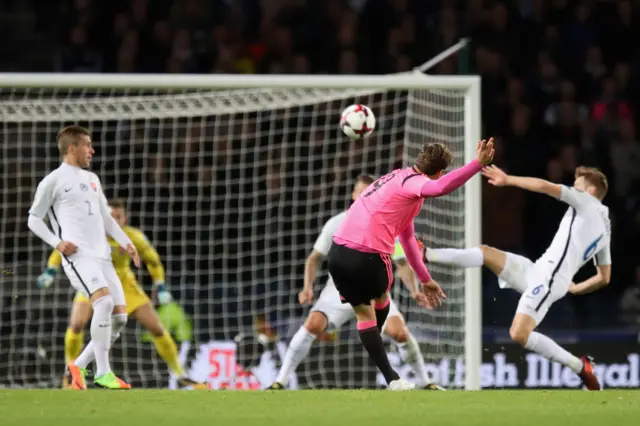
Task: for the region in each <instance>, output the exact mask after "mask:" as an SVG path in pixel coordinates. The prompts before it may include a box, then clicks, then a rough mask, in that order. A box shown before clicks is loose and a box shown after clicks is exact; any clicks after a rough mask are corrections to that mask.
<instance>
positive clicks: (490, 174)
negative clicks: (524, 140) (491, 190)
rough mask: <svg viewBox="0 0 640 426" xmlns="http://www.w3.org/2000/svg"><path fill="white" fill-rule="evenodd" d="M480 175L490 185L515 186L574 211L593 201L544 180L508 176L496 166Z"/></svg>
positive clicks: (568, 188)
mask: <svg viewBox="0 0 640 426" xmlns="http://www.w3.org/2000/svg"><path fill="white" fill-rule="evenodd" d="M482 174H483V175H484V176H485V177H487V178H488V179H489V183H490V184H491V185H494V186H515V187H518V188H522V189H525V190H527V191H531V192H537V193H539V194H545V195H548V196H550V197H553V198H556V199H558V200H560V201H564V202H565V203H567V204H569V205H570V206H571V207H573V208H575V209H580V208H582V206H584V205H586V204H588V203H590V202H591V200H592V199H593V198H592V197H591V196H590V195H588V194H587V193H585V192H582V191H578V190H577V189H575V188H571V187H568V186H565V185H558V184H555V183H551V182H549V181H546V180H544V179H538V178H533V177H522V176H511V175H508V174H506V173H505V172H504V171H503V170H501V169H500V168H498V167H496V166H489V167H485V168H484V169H482Z"/></svg>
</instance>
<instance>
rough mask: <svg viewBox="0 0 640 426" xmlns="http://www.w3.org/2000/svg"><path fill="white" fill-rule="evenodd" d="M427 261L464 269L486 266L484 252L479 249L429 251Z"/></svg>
mask: <svg viewBox="0 0 640 426" xmlns="http://www.w3.org/2000/svg"><path fill="white" fill-rule="evenodd" d="M427 261H428V262H431V263H442V264H445V265H456V266H461V267H463V268H474V267H478V266H482V265H483V264H484V257H483V256H482V250H480V248H478V247H474V248H470V249H430V248H428V249H427Z"/></svg>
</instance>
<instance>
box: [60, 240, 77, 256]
mask: <svg viewBox="0 0 640 426" xmlns="http://www.w3.org/2000/svg"><path fill="white" fill-rule="evenodd" d="M56 249H57V250H58V251H59V252H60V253H62V254H64V255H65V256H71V255H72V254H74V253H75V252H76V251H78V246H76V245H75V244H73V243H72V242H71V241H60V243H58V245H57V246H56Z"/></svg>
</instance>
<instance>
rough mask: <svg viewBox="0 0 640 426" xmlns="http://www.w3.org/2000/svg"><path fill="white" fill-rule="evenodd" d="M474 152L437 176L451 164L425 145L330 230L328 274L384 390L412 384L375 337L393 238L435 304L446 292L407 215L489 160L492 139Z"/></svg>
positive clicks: (383, 314)
mask: <svg viewBox="0 0 640 426" xmlns="http://www.w3.org/2000/svg"><path fill="white" fill-rule="evenodd" d="M476 152H477V158H476V159H475V160H473V161H471V162H470V163H468V164H467V165H465V166H463V167H461V168H459V169H456V170H454V171H452V172H451V173H449V174H447V175H445V176H443V174H444V171H445V169H446V168H447V167H449V164H450V163H451V152H450V151H449V150H448V149H447V148H446V147H445V146H444V145H442V144H425V145H424V146H423V147H422V149H421V151H420V153H419V154H418V158H417V159H416V162H415V164H414V165H413V166H412V167H407V168H405V169H398V170H394V171H392V172H391V173H389V174H387V175H385V176H383V177H381V178H380V179H378V180H377V181H375V182H374V183H373V184H372V185H371V186H370V187H369V188H367V190H366V191H364V192H363V193H362V194H361V195H360V196H359V197H358V199H357V200H356V201H355V202H354V203H353V204H352V205H351V208H350V209H349V211H348V212H347V216H346V218H345V219H344V220H343V222H342V224H341V226H340V228H338V230H337V231H336V233H335V234H334V237H333V242H334V244H333V245H332V246H331V249H330V250H329V254H328V261H329V273H330V274H331V276H332V277H333V280H334V282H335V285H336V288H337V289H338V292H339V293H340V296H341V298H342V299H343V302H345V303H349V304H350V305H351V306H352V307H353V310H354V311H355V314H356V319H357V322H358V333H359V335H360V340H361V341H362V344H363V346H364V347H365V349H366V350H367V352H368V353H369V356H370V357H371V358H372V359H373V360H374V362H375V363H376V365H377V366H378V368H379V369H380V371H381V372H382V374H383V375H384V378H385V380H386V381H387V384H388V385H389V389H390V390H410V389H413V388H414V385H413V384H411V383H409V382H407V381H405V380H403V379H401V378H400V377H399V376H398V374H397V373H396V372H395V371H394V370H393V369H392V368H391V365H390V364H389V360H388V358H387V354H386V352H385V350H384V346H383V344H382V338H381V336H380V331H381V329H382V326H383V325H384V322H385V320H386V318H387V314H388V313H389V300H390V299H389V288H390V287H391V284H392V283H393V272H392V267H391V253H393V251H394V244H395V239H396V237H398V238H399V240H400V244H401V245H402V248H403V249H404V251H405V255H406V257H407V261H408V262H409V265H411V268H412V269H413V270H414V271H415V273H416V275H417V277H418V279H419V280H420V282H421V283H422V288H423V291H424V293H425V296H426V299H427V303H426V305H427V306H429V307H431V308H435V307H438V306H440V305H441V304H442V299H445V298H446V296H445V294H444V292H443V291H442V289H441V288H440V286H439V285H438V283H436V282H435V281H434V280H433V279H432V278H431V275H430V274H429V271H427V268H426V266H425V265H424V262H423V261H422V255H421V250H420V249H419V247H418V242H417V240H416V238H415V236H414V226H413V219H414V218H415V217H416V215H417V214H418V213H419V212H420V209H421V208H422V203H423V202H424V199H425V198H429V197H440V196H442V195H446V194H449V193H450V192H452V191H454V190H455V189H457V188H459V187H460V186H462V185H464V183H465V182H466V181H468V180H469V179H471V177H473V176H474V175H475V174H476V173H478V172H479V171H480V170H482V167H483V166H485V165H488V164H489V163H491V161H492V160H493V155H494V149H493V139H490V140H489V142H486V141H484V140H482V141H479V142H478V146H477V149H476Z"/></svg>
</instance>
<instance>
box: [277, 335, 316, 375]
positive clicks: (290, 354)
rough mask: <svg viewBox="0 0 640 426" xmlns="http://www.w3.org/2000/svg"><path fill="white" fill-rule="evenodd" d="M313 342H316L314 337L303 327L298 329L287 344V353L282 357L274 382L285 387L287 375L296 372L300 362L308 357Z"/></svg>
mask: <svg viewBox="0 0 640 426" xmlns="http://www.w3.org/2000/svg"><path fill="white" fill-rule="evenodd" d="M314 340H316V336H314V335H313V334H311V333H309V332H308V331H307V329H306V328H304V326H302V327H300V328H299V329H298V331H297V332H296V334H295V335H294V336H293V338H292V339H291V342H289V347H288V348H287V353H286V354H285V355H284V361H283V362H282V367H280V371H278V377H276V382H278V383H280V384H281V385H282V386H286V385H287V383H288V382H289V375H290V374H291V373H293V372H294V371H296V368H298V365H300V363H301V362H302V360H303V359H305V358H306V357H307V355H309V350H310V349H311V345H312V344H313V341H314Z"/></svg>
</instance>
